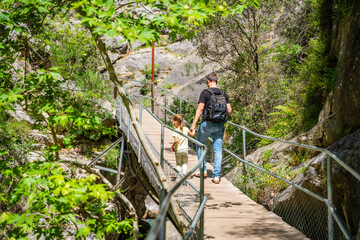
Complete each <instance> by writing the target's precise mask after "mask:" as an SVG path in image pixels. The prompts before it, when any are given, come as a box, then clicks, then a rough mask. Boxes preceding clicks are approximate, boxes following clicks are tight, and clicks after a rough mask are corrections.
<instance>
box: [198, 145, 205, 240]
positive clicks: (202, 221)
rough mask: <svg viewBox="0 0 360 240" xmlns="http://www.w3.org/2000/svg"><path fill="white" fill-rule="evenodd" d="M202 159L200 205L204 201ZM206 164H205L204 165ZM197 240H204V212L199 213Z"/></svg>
mask: <svg viewBox="0 0 360 240" xmlns="http://www.w3.org/2000/svg"><path fill="white" fill-rule="evenodd" d="M200 149H201V154H200V156H201V155H202V153H203V152H204V151H205V147H204V146H202V147H201V148H200ZM204 158H205V156H204ZM204 162H205V161H204V159H201V164H200V204H201V203H202V201H204V192H205V191H204V186H205V184H204ZM205 164H206V163H205ZM199 235H200V236H199V239H204V211H203V212H202V213H201V215H200V234H199Z"/></svg>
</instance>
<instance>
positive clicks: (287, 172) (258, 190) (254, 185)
mask: <svg viewBox="0 0 360 240" xmlns="http://www.w3.org/2000/svg"><path fill="white" fill-rule="evenodd" d="M260 167H262V168H263V169H265V170H267V171H270V172H273V173H274V174H276V175H278V176H279V177H282V178H284V179H287V180H293V179H294V178H295V176H296V175H297V174H298V172H295V171H293V170H291V169H290V168H289V167H288V166H287V165H280V166H274V165H273V164H271V163H267V162H264V163H263V164H262V165H261V166H260ZM300 171H303V170H300ZM235 186H237V187H238V188H240V189H241V190H242V191H243V192H244V193H246V195H247V196H249V197H250V198H251V199H253V200H254V201H256V202H258V203H261V202H262V201H263V200H264V198H265V196H266V192H267V191H272V192H275V194H276V193H278V192H281V191H283V190H284V189H286V188H287V187H288V184H287V183H285V182H283V181H281V180H279V179H277V178H275V177H272V176H271V175H269V174H267V173H264V172H262V171H260V170H257V169H256V168H254V167H250V166H246V167H245V169H244V168H243V174H241V175H239V177H238V178H237V180H236V181H235ZM265 201H266V199H265Z"/></svg>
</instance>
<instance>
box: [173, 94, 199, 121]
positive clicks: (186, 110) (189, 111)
mask: <svg viewBox="0 0 360 240" xmlns="http://www.w3.org/2000/svg"><path fill="white" fill-rule="evenodd" d="M169 108H170V110H171V111H172V112H174V113H181V114H182V115H183V117H184V120H185V121H187V122H188V123H192V121H193V119H194V116H195V112H196V107H195V106H194V105H192V104H191V103H189V102H187V101H181V112H180V99H178V98H174V100H173V102H172V104H171V105H170V106H169Z"/></svg>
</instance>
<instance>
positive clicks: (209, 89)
mask: <svg viewBox="0 0 360 240" xmlns="http://www.w3.org/2000/svg"><path fill="white" fill-rule="evenodd" d="M205 90H206V91H208V92H209V93H210V94H211V95H214V92H213V90H211V88H207V89H205Z"/></svg>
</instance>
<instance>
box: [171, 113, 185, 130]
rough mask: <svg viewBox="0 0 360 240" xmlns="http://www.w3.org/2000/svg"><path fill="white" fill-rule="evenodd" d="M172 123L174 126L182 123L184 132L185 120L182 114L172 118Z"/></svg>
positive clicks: (181, 126) (181, 128)
mask: <svg viewBox="0 0 360 240" xmlns="http://www.w3.org/2000/svg"><path fill="white" fill-rule="evenodd" d="M171 122H172V124H173V125H174V122H178V123H180V130H181V131H182V130H183V127H184V118H183V116H182V115H181V114H179V113H178V114H175V115H174V116H172V118H171Z"/></svg>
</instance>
